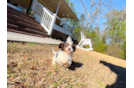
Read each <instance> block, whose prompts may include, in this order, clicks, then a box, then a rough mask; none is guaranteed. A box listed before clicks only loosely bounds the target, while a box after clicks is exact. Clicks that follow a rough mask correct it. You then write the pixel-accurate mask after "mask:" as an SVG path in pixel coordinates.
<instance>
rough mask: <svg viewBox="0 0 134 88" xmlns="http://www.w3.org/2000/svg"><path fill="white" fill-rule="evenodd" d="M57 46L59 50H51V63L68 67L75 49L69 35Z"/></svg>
mask: <svg viewBox="0 0 134 88" xmlns="http://www.w3.org/2000/svg"><path fill="white" fill-rule="evenodd" d="M59 48H60V49H61V50H59V51H58V52H55V51H54V50H52V51H53V53H54V56H53V60H52V65H55V64H56V63H58V64H60V65H62V66H64V67H70V65H71V64H72V60H73V52H74V51H75V49H76V47H75V45H74V44H73V42H72V40H71V38H70V37H69V38H68V39H67V41H66V42H65V43H60V45H59Z"/></svg>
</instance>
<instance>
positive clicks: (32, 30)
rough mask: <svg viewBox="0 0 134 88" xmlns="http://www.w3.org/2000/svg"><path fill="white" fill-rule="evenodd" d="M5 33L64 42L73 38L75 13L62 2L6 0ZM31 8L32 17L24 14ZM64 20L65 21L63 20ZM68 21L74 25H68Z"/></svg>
mask: <svg viewBox="0 0 134 88" xmlns="http://www.w3.org/2000/svg"><path fill="white" fill-rule="evenodd" d="M7 2H8V3H7V31H12V32H17V33H23V34H28V35H32V36H38V37H54V38H58V39H61V40H63V41H65V40H66V38H67V37H68V36H71V37H73V29H74V25H75V22H76V21H78V18H77V16H76V15H75V13H74V12H73V11H72V10H71V9H70V7H69V6H68V5H67V3H66V2H65V1H64V0H8V1H7ZM29 8H31V9H32V11H33V15H32V16H29V15H27V14H26V10H27V9H29ZM65 18H66V20H65ZM68 19H73V21H74V24H73V25H69V24H68Z"/></svg>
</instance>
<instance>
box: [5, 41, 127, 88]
mask: <svg viewBox="0 0 134 88" xmlns="http://www.w3.org/2000/svg"><path fill="white" fill-rule="evenodd" d="M52 49H54V50H55V51H58V50H59V49H58V45H48V44H35V43H17V42H7V87H8V88H20V87H21V88H126V61H125V60H123V59H119V58H116V57H112V56H108V55H105V54H101V53H98V52H95V51H84V50H81V49H76V52H74V53H73V56H74V57H73V64H72V66H71V67H70V68H64V67H62V66H60V65H57V66H55V67H52V65H51V62H52V57H53V54H52Z"/></svg>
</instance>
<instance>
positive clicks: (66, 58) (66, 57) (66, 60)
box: [57, 51, 73, 67]
mask: <svg viewBox="0 0 134 88" xmlns="http://www.w3.org/2000/svg"><path fill="white" fill-rule="evenodd" d="M72 59H73V55H72V54H67V53H66V52H64V51H59V53H58V56H57V60H58V61H59V62H60V63H62V64H64V65H65V66H66V67H69V66H70V65H71V64H72Z"/></svg>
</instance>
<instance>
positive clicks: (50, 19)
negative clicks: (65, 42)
mask: <svg viewBox="0 0 134 88" xmlns="http://www.w3.org/2000/svg"><path fill="white" fill-rule="evenodd" d="M31 8H32V10H33V11H34V16H35V18H36V20H37V21H38V22H39V23H40V24H41V25H42V27H44V28H45V29H46V31H47V32H48V34H50V35H51V33H52V30H53V26H54V24H55V20H56V18H57V19H59V20H60V21H61V22H62V23H63V24H64V26H63V29H65V30H67V31H69V32H71V33H72V29H73V27H71V26H70V25H68V24H67V23H66V22H65V21H64V20H62V19H61V18H59V17H58V16H57V15H56V13H53V12H51V11H50V10H48V9H47V8H46V7H44V6H43V5H42V4H41V3H39V2H38V1H37V0H33V2H32V6H31Z"/></svg>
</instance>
